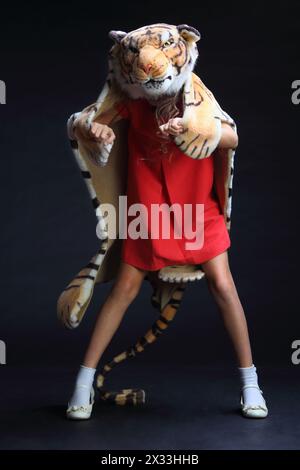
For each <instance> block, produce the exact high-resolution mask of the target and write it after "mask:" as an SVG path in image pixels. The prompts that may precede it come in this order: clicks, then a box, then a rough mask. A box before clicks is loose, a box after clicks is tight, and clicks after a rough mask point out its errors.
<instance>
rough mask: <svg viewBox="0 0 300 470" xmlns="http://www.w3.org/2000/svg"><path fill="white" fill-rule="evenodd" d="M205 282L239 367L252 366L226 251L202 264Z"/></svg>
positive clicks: (246, 329) (245, 324)
mask: <svg viewBox="0 0 300 470" xmlns="http://www.w3.org/2000/svg"><path fill="white" fill-rule="evenodd" d="M202 267H203V270H204V272H205V275H206V281H207V283H208V287H209V290H210V292H211V293H212V295H213V297H214V299H215V301H216V303H217V305H218V307H219V309H220V311H221V314H222V317H223V321H224V324H225V327H226V329H227V331H228V333H229V336H230V338H231V340H232V343H233V347H234V349H235V353H236V356H237V361H238V364H239V367H250V366H251V365H252V354H251V347H250V340H249V334H248V327H247V322H246V318H245V314H244V310H243V307H242V305H241V302H240V299H239V296H238V293H237V290H236V287H235V284H234V280H233V278H232V275H231V271H230V268H229V264H228V255H227V251H225V252H224V253H221V254H220V255H218V256H216V257H214V258H212V259H211V260H209V261H206V262H205V263H203V264H202Z"/></svg>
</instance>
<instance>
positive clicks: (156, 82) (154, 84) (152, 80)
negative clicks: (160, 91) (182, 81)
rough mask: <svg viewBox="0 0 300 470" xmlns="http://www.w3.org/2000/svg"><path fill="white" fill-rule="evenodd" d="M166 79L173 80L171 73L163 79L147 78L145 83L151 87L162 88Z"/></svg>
mask: <svg viewBox="0 0 300 470" xmlns="http://www.w3.org/2000/svg"><path fill="white" fill-rule="evenodd" d="M166 80H172V77H171V75H168V76H167V77H165V78H163V79H161V80H157V79H155V78H149V80H147V81H146V82H145V83H144V85H145V86H146V87H150V88H160V87H161V86H162V84H163V83H164V82H165V81H166Z"/></svg>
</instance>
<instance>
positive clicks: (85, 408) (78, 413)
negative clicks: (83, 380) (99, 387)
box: [66, 385, 95, 419]
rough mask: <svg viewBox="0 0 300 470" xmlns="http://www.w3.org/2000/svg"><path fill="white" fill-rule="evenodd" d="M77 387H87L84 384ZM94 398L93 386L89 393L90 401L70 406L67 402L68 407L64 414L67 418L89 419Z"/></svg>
mask: <svg viewBox="0 0 300 470" xmlns="http://www.w3.org/2000/svg"><path fill="white" fill-rule="evenodd" d="M79 387H83V388H87V387H86V386H85V385H79ZM94 398H95V391H94V388H93V387H92V388H91V393H90V403H89V404H87V405H81V406H76V405H73V406H70V405H69V403H68V409H67V411H66V416H67V418H68V419H89V418H90V416H91V413H92V409H93V404H94Z"/></svg>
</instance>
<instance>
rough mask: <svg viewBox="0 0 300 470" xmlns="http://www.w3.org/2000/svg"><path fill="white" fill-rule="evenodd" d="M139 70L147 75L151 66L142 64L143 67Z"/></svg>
mask: <svg viewBox="0 0 300 470" xmlns="http://www.w3.org/2000/svg"><path fill="white" fill-rule="evenodd" d="M141 68H142V69H143V70H144V72H145V73H147V74H148V73H149V72H150V70H151V69H152V64H144V65H142V67H141Z"/></svg>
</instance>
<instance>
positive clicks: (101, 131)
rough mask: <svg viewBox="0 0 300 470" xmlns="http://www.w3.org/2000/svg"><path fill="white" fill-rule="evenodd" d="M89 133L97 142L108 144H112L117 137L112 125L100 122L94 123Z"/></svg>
mask: <svg viewBox="0 0 300 470" xmlns="http://www.w3.org/2000/svg"><path fill="white" fill-rule="evenodd" d="M89 135H90V137H93V139H94V140H95V141H96V142H100V143H104V144H106V145H107V144H112V143H113V141H114V140H115V138H116V135H115V133H114V131H113V130H112V129H111V128H110V127H108V126H107V125H106V124H100V123H98V122H93V123H92V126H91V129H90V131H89Z"/></svg>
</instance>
